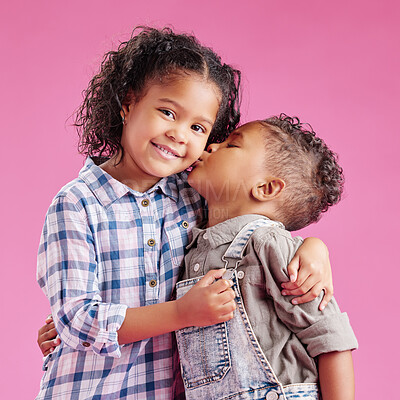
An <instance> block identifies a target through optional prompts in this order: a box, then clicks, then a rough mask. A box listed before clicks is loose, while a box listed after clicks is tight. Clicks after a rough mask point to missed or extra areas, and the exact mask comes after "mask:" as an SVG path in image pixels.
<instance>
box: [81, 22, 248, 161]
mask: <svg viewBox="0 0 400 400" xmlns="http://www.w3.org/2000/svg"><path fill="white" fill-rule="evenodd" d="M179 72H189V73H190V72H192V73H195V74H199V75H201V76H203V77H205V78H206V79H207V80H209V81H210V82H212V83H214V84H215V85H216V86H217V87H218V88H219V90H220V92H221V103H220V107H219V111H218V114H217V119H216V121H215V124H214V126H213V129H212V131H211V134H210V137H209V140H208V143H212V142H221V141H223V140H225V138H226V137H227V136H228V134H229V133H230V132H231V131H232V130H234V129H235V127H236V126H237V124H238V123H239V119H240V98H239V86H240V77H241V75H240V71H238V70H235V69H233V68H232V67H231V66H229V65H226V64H222V62H221V59H220V57H219V56H218V55H217V54H215V53H214V51H213V50H212V49H210V48H208V47H205V46H202V45H201V44H200V43H199V42H198V40H197V39H196V38H195V37H194V36H191V35H187V34H176V33H174V32H173V31H172V30H171V29H170V28H163V29H160V30H159V29H155V28H151V27H147V26H139V27H137V28H135V29H134V31H133V33H132V36H131V38H130V40H128V41H127V42H123V43H121V44H120V45H119V47H118V49H117V50H116V51H109V52H108V53H106V54H105V56H104V58H103V61H102V63H101V67H100V72H99V73H98V74H97V75H95V76H94V77H93V78H92V80H91V81H90V83H89V85H88V88H87V89H86V90H85V91H84V92H83V95H84V99H83V102H82V104H81V106H80V107H79V108H78V110H77V111H76V114H75V124H74V125H75V126H76V127H77V129H78V133H79V151H80V152H81V153H83V154H85V155H89V156H97V157H100V158H108V157H111V156H113V155H114V154H116V153H117V152H118V151H122V152H123V149H122V147H121V144H120V141H121V135H122V126H123V119H122V118H121V114H120V113H121V109H122V103H124V102H126V101H129V96H130V94H131V93H134V95H135V99H136V100H137V99H139V100H140V98H141V96H143V95H144V94H145V90H146V84H147V83H148V82H149V81H150V80H153V79H160V80H162V79H167V78H168V75H170V76H172V75H174V74H176V73H179ZM122 154H123V153H122Z"/></svg>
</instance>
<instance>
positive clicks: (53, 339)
mask: <svg viewBox="0 0 400 400" xmlns="http://www.w3.org/2000/svg"><path fill="white" fill-rule="evenodd" d="M37 343H38V345H39V348H40V350H41V352H42V353H43V355H44V356H47V355H48V354H50V353H52V352H53V351H54V349H55V348H56V347H57V346H58V345H59V344H60V343H61V339H60V338H57V331H56V328H55V325H54V322H53V317H52V316H51V315H49V316H48V317H47V318H46V325H43V326H42V327H41V328H40V329H39V331H38V339H37Z"/></svg>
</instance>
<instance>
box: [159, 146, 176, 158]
mask: <svg viewBox="0 0 400 400" xmlns="http://www.w3.org/2000/svg"><path fill="white" fill-rule="evenodd" d="M156 147H158V148H159V149H160V150H161V151H163V152H164V153H167V154H170V155H171V156H175V157H177V156H176V155H175V154H174V153H171V152H170V151H168V150H166V149H164V148H162V147H160V146H159V145H158V144H156Z"/></svg>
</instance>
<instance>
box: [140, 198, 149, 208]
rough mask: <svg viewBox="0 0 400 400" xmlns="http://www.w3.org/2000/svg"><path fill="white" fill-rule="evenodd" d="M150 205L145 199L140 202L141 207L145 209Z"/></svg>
mask: <svg viewBox="0 0 400 400" xmlns="http://www.w3.org/2000/svg"><path fill="white" fill-rule="evenodd" d="M149 204H150V202H149V201H148V200H147V199H144V200H142V206H143V207H147V206H148V205H149Z"/></svg>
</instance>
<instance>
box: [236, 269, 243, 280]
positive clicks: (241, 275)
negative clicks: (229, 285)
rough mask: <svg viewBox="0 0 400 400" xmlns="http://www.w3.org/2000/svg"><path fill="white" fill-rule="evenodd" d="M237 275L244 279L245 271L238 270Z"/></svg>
mask: <svg viewBox="0 0 400 400" xmlns="http://www.w3.org/2000/svg"><path fill="white" fill-rule="evenodd" d="M237 277H238V278H239V279H243V277H244V271H238V273H237Z"/></svg>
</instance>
